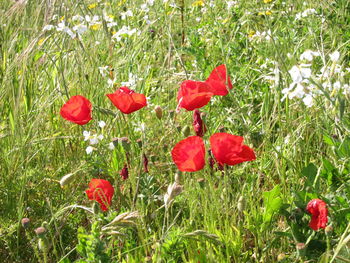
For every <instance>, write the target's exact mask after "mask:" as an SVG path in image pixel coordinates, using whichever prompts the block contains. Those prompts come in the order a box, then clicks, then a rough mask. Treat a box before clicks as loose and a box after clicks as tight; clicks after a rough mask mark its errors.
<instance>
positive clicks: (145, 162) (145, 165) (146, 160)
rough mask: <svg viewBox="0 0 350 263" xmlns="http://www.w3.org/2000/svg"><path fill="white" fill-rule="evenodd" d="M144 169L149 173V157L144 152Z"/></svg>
mask: <svg viewBox="0 0 350 263" xmlns="http://www.w3.org/2000/svg"><path fill="white" fill-rule="evenodd" d="M143 170H144V171H145V173H148V159H147V156H146V154H143Z"/></svg>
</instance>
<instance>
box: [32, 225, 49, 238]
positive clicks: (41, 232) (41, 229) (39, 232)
mask: <svg viewBox="0 0 350 263" xmlns="http://www.w3.org/2000/svg"><path fill="white" fill-rule="evenodd" d="M34 232H35V234H37V235H38V237H39V238H43V237H44V236H45V234H46V228H45V227H42V226H41V227H38V228H36V229H35V230H34Z"/></svg>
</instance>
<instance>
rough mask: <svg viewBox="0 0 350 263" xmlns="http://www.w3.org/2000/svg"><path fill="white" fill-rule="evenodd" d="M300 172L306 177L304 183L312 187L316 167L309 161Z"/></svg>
mask: <svg viewBox="0 0 350 263" xmlns="http://www.w3.org/2000/svg"><path fill="white" fill-rule="evenodd" d="M301 173H302V175H304V176H305V177H306V182H305V183H306V185H308V186H310V187H312V186H313V184H314V182H315V178H316V176H317V167H316V166H315V165H314V164H312V163H309V165H308V166H306V167H305V168H304V169H303V170H302V171H301Z"/></svg>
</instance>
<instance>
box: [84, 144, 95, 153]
mask: <svg viewBox="0 0 350 263" xmlns="http://www.w3.org/2000/svg"><path fill="white" fill-rule="evenodd" d="M93 150H94V148H93V147H91V146H88V147H86V150H85V151H86V153H87V154H91V153H92V151H93Z"/></svg>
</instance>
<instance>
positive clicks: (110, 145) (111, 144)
mask: <svg viewBox="0 0 350 263" xmlns="http://www.w3.org/2000/svg"><path fill="white" fill-rule="evenodd" d="M114 148H115V146H114V143H113V142H110V143H109V144H108V149H110V150H114Z"/></svg>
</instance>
